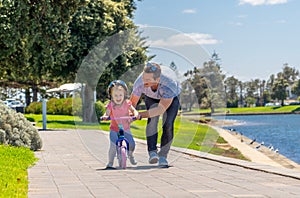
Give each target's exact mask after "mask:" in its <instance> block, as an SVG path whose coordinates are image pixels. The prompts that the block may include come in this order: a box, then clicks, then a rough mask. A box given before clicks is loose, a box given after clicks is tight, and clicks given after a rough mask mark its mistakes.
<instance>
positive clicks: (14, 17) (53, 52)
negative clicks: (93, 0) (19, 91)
mask: <svg viewBox="0 0 300 198" xmlns="http://www.w3.org/2000/svg"><path fill="white" fill-rule="evenodd" d="M83 2H84V1H82V0H58V1H51V0H45V1H25V0H18V1H16V0H11V1H1V3H2V8H3V9H1V19H3V20H1V21H0V32H1V37H0V38H1V40H0V45H1V47H2V49H4V50H3V51H1V52H2V53H0V62H1V70H0V74H1V76H2V78H1V81H2V83H3V84H4V85H5V86H9V87H16V86H17V87H21V88H25V89H26V90H27V91H29V88H31V89H32V90H33V92H34V96H33V100H34V101H36V100H37V92H38V89H39V87H41V86H53V84H56V81H58V80H63V78H60V71H61V69H62V67H67V65H66V64H65V62H66V57H65V55H66V53H65V51H66V50H67V48H68V47H69V41H68V37H69V32H68V24H69V22H70V20H71V17H72V15H73V14H74V12H75V11H76V10H77V8H78V7H79V6H80V5H81V3H83ZM27 93H29V92H27ZM28 95H29V94H28Z"/></svg>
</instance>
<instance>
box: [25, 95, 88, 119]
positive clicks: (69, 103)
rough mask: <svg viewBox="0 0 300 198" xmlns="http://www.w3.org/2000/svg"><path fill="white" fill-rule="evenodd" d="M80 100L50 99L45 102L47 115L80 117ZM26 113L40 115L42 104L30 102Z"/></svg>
mask: <svg viewBox="0 0 300 198" xmlns="http://www.w3.org/2000/svg"><path fill="white" fill-rule="evenodd" d="M81 111H82V104H81V99H80V98H75V99H73V98H62V99H57V98H51V99H49V100H48V101H47V114H52V115H78V116H80V115H81ZM26 113H28V114H29V113H32V114H42V113H43V112H42V102H32V103H30V105H29V106H28V107H27V108H26Z"/></svg>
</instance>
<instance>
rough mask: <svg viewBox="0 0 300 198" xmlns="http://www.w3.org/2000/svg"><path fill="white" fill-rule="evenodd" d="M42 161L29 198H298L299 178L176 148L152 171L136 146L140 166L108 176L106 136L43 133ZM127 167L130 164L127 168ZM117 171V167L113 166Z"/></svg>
mask: <svg viewBox="0 0 300 198" xmlns="http://www.w3.org/2000/svg"><path fill="white" fill-rule="evenodd" d="M40 135H41V137H42V139H43V144H44V145H43V148H42V151H38V152H36V153H35V154H36V157H38V158H39V159H40V160H39V161H38V162H37V163H36V165H35V166H33V167H32V168H30V169H29V170H28V177H29V194H28V197H29V198H39V197H49V198H50V197H51V198H53V197H72V198H74V197H76V198H77V197H111V196H122V197H205V198H206V197H208V198H209V197H213V198H217V197H222V198H224V197H225V198H226V197H272V198H276V197H278V198H279V197H295V198H296V197H297V198H298V197H300V172H299V171H293V170H290V169H286V168H280V167H274V166H268V165H265V164H258V163H252V162H246V161H241V160H235V159H229V158H224V157H221V156H214V155H209V154H206V153H200V152H199V151H191V150H188V149H179V148H172V151H171V152H170V155H169V159H168V160H169V163H170V165H171V167H169V168H158V167H157V166H156V165H149V164H148V162H147V160H148V156H147V151H146V145H145V143H144V141H139V140H136V141H137V146H136V152H135V156H136V159H137V161H138V165H137V166H131V165H129V167H128V168H127V169H126V170H120V169H116V170H105V169H104V167H105V165H106V163H107V153H108V143H109V141H108V136H107V133H106V132H102V131H92V130H66V131H40ZM128 163H129V162H128ZM115 165H116V164H115Z"/></svg>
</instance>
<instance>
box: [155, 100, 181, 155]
mask: <svg viewBox="0 0 300 198" xmlns="http://www.w3.org/2000/svg"><path fill="white" fill-rule="evenodd" d="M178 109H179V99H178V97H176V98H174V100H173V101H172V104H171V105H170V107H169V108H168V109H167V111H166V112H165V113H164V115H163V133H162V136H161V149H160V152H159V157H163V158H165V159H166V158H167V155H168V153H169V150H170V147H171V144H172V141H173V136H174V121H175V118H176V116H177V113H178Z"/></svg>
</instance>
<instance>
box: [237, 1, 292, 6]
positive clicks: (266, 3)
mask: <svg viewBox="0 0 300 198" xmlns="http://www.w3.org/2000/svg"><path fill="white" fill-rule="evenodd" d="M287 2H288V0H240V2H239V4H240V5H243V4H250V5H253V6H258V5H275V4H283V3H287Z"/></svg>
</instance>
